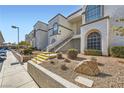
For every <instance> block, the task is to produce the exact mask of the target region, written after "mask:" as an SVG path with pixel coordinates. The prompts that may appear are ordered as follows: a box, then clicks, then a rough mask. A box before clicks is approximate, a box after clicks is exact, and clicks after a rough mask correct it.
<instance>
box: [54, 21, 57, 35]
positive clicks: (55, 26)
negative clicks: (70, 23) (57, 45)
mask: <svg viewBox="0 0 124 93" xmlns="http://www.w3.org/2000/svg"><path fill="white" fill-rule="evenodd" d="M56 34H58V24H57V23H55V24H54V25H53V35H56Z"/></svg>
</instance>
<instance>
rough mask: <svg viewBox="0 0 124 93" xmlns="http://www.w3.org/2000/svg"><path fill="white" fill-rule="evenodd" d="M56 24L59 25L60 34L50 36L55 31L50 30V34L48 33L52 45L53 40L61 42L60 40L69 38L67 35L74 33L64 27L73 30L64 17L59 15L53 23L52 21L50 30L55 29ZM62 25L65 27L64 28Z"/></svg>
mask: <svg viewBox="0 0 124 93" xmlns="http://www.w3.org/2000/svg"><path fill="white" fill-rule="evenodd" d="M55 23H57V24H58V25H59V27H58V34H57V35H52V36H50V35H51V33H52V31H53V29H51V30H49V32H48V38H49V40H48V42H49V44H51V41H52V39H55V40H56V41H60V40H62V39H64V38H65V37H67V35H70V34H72V31H70V30H68V29H66V28H64V27H67V28H69V29H71V24H70V23H69V22H68V21H67V20H66V19H65V18H64V17H62V16H60V15H58V16H57V17H56V18H54V19H53V20H52V21H50V23H49V29H50V28H53V25H54V24H55ZM61 25H62V26H64V27H62V26H61Z"/></svg>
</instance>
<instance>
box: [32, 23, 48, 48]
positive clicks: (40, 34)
mask: <svg viewBox="0 0 124 93" xmlns="http://www.w3.org/2000/svg"><path fill="white" fill-rule="evenodd" d="M34 31H35V47H36V48H37V49H39V50H42V49H44V48H46V47H47V45H48V25H47V24H45V23H43V22H39V21H38V22H37V23H36V24H35V25H34Z"/></svg>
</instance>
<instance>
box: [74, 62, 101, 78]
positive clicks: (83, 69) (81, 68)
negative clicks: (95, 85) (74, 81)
mask: <svg viewBox="0 0 124 93" xmlns="http://www.w3.org/2000/svg"><path fill="white" fill-rule="evenodd" d="M74 71H75V72H77V73H81V74H86V75H91V76H95V75H98V74H99V73H100V70H99V68H98V64H97V62H95V61H91V60H84V61H82V62H80V63H79V64H78V65H77V66H76V67H75V69H74Z"/></svg>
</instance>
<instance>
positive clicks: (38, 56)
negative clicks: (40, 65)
mask: <svg viewBox="0 0 124 93" xmlns="http://www.w3.org/2000/svg"><path fill="white" fill-rule="evenodd" d="M37 58H40V59H44V60H47V59H48V58H49V57H45V56H41V55H37Z"/></svg>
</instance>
